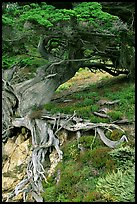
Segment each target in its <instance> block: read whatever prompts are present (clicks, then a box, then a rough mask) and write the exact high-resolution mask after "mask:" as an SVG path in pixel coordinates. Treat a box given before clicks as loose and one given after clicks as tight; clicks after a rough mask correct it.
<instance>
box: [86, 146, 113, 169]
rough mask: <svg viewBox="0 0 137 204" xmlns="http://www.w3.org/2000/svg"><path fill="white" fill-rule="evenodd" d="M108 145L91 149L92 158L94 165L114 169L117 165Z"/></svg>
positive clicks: (99, 167) (98, 167)
mask: <svg viewBox="0 0 137 204" xmlns="http://www.w3.org/2000/svg"><path fill="white" fill-rule="evenodd" d="M109 151H110V149H109V148H108V147H98V148H97V149H93V150H92V151H90V159H91V162H92V165H93V167H95V168H97V169H101V168H103V169H104V170H105V171H108V170H112V169H113V168H114V166H115V163H114V161H113V159H112V158H111V157H110V155H109V154H108V152H109Z"/></svg>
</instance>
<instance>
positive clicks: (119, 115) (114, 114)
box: [108, 111, 123, 120]
mask: <svg viewBox="0 0 137 204" xmlns="http://www.w3.org/2000/svg"><path fill="white" fill-rule="evenodd" d="M108 115H109V116H110V117H111V120H120V119H122V116H123V113H122V112H121V111H111V112H109V113H108Z"/></svg>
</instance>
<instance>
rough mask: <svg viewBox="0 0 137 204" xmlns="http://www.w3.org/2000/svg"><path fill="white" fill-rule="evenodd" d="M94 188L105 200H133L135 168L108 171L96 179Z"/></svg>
mask: <svg viewBox="0 0 137 204" xmlns="http://www.w3.org/2000/svg"><path fill="white" fill-rule="evenodd" d="M96 189H97V190H98V191H99V192H100V193H102V195H103V197H104V199H105V200H106V201H112V200H113V201H116V202H135V169H134V168H130V169H128V170H126V171H122V170H118V171H117V172H113V173H108V174H107V175H106V176H105V177H104V178H99V179H98V182H97V185H96ZM108 198H109V199H108Z"/></svg>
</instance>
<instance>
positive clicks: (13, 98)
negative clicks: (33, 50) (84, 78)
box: [2, 19, 128, 202]
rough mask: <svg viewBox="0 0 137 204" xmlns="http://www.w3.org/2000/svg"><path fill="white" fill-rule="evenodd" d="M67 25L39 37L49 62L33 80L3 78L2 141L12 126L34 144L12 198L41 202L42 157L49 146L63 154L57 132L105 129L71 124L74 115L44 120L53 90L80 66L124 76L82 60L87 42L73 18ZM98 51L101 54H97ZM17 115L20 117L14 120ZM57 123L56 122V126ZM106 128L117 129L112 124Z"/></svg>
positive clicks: (76, 123)
mask: <svg viewBox="0 0 137 204" xmlns="http://www.w3.org/2000/svg"><path fill="white" fill-rule="evenodd" d="M73 20H74V21H73ZM70 24H71V26H70V27H69V26H68V25H65V26H64V27H63V28H62V30H61V31H59V32H58V33H55V35H53V36H52V38H51V36H42V37H41V39H40V42H39V45H38V49H39V52H40V54H41V56H42V57H43V58H45V59H47V60H48V61H49V63H48V64H46V65H45V66H42V67H40V68H39V69H38V70H37V73H36V76H35V77H34V78H33V79H30V80H27V81H24V82H22V83H18V84H12V79H11V78H12V76H13V72H12V70H11V73H9V74H11V77H10V76H8V79H10V82H11V84H10V83H8V82H7V81H6V79H3V90H2V97H3V98H2V100H3V104H2V105H3V110H2V116H3V121H2V123H3V134H2V136H3V141H5V140H6V138H8V137H9V136H10V133H11V131H9V130H11V129H12V128H13V127H20V126H25V127H27V128H28V129H29V130H30V131H31V136H32V145H33V151H32V155H31V158H30V161H29V162H28V167H27V176H26V178H24V180H23V181H22V182H21V183H19V184H18V185H17V187H16V188H15V190H14V192H13V193H12V195H11V197H12V196H14V195H16V194H18V193H19V192H24V193H25V192H26V191H31V192H32V195H33V197H34V199H35V200H36V201H38V202H39V201H40V202H42V198H41V192H42V190H43V189H42V183H41V181H42V179H45V178H46V176H47V175H46V172H45V169H44V165H45V162H46V161H45V158H46V157H49V152H50V149H51V147H54V148H55V149H56V151H57V153H58V160H59V161H60V160H61V159H62V151H61V150H60V147H59V145H60V144H59V139H58V137H57V133H58V131H59V130H60V129H62V128H66V130H69V131H75V132H78V131H80V130H88V129H92V128H93V129H96V128H97V127H104V124H99V125H97V124H91V123H89V122H87V123H84V124H82V123H80V122H79V119H76V121H75V123H74V124H72V123H71V122H72V121H71V120H72V119H73V117H74V115H73V117H70V118H69V119H68V120H66V119H62V120H61V118H59V120H57V119H56V118H55V120H53V119H52V118H51V120H50V119H49V118H48V119H49V120H47V118H46V117H49V116H47V113H46V115H44V116H43V106H44V105H45V104H46V103H48V102H50V100H51V98H52V96H53V94H54V92H55V90H56V89H57V88H58V87H59V86H60V85H61V84H62V83H64V82H66V81H67V80H69V79H70V78H72V77H73V76H74V75H75V73H76V72H77V71H78V69H79V68H80V67H85V66H88V67H89V68H90V69H91V70H92V69H95V70H96V69H101V70H105V71H107V72H109V73H110V74H112V75H118V74H120V73H123V71H121V70H117V71H116V70H113V69H112V70H111V66H112V68H113V67H114V64H113V63H112V65H111V66H110V67H109V65H107V64H106V65H105V64H103V63H93V62H91V60H90V59H85V60H81V59H82V57H83V56H84V54H83V52H84V50H85V49H84V48H83V47H84V46H83V45H84V44H85V42H83V40H86V39H85V38H84V35H83V33H81V32H80V31H78V32H76V27H77V25H76V24H75V19H72V21H71V22H70ZM62 31H63V32H62ZM53 34H54V32H53ZM62 36H63V37H62ZM99 37H100V34H99ZM109 37H110V36H109ZM86 38H88V40H89V39H91V38H92V41H91V42H93V41H94V39H93V34H87V35H86ZM102 40H103V38H102ZM54 41H57V42H58V43H59V51H57V49H54V48H55V46H54V45H53V44H52V42H54ZM93 47H94V52H96V50H98V47H96V46H93ZM60 50H61V52H60ZM100 52H101V51H99V52H98V53H100ZM104 52H105V51H104ZM104 52H103V53H104ZM66 53H67V55H66V58H65V59H64V58H63V57H64V55H65V54H66ZM104 56H105V57H106V56H107V52H105V53H104ZM109 68H110V69H109ZM124 73H126V74H127V73H128V71H127V70H126V71H125V70H124ZM3 76H4V75H3ZM39 110H40V111H41V112H40V115H39V116H38V115H37V114H35V111H39ZM17 116H18V117H20V118H17ZM56 121H57V122H58V123H56ZM70 121H71V122H70ZM69 122H70V123H69ZM67 123H68V124H67ZM105 126H106V124H105ZM109 126H113V127H116V126H114V124H113V125H112V124H111V125H109ZM97 130H98V134H100V138H101V139H102V141H103V142H104V141H105V142H106V143H105V144H108V146H109V147H112V148H114V147H115V145H116V144H117V142H116V143H115V142H114V143H111V141H108V140H107V139H106V138H105V137H104V134H103V133H102V132H100V131H99V130H100V129H97ZM122 141H123V139H122ZM26 185H27V188H26Z"/></svg>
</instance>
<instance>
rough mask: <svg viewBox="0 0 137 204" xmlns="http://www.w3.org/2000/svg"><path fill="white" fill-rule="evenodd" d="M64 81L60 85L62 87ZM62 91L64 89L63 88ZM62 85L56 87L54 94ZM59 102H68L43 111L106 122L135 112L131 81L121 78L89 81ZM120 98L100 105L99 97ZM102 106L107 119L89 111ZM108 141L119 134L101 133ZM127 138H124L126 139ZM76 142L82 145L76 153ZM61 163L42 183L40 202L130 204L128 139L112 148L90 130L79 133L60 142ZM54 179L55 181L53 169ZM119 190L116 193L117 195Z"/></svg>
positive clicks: (131, 177) (130, 152) (131, 174)
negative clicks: (86, 86)
mask: <svg viewBox="0 0 137 204" xmlns="http://www.w3.org/2000/svg"><path fill="white" fill-rule="evenodd" d="M67 86H68V85H65V87H67ZM66 90H67V89H66ZM61 91H62V93H63V89H62V90H61V89H60V93H61ZM63 99H64V100H66V99H71V100H72V101H71V102H67V103H64V102H60V103H55V102H54V103H53V102H51V103H49V104H46V105H45V109H46V110H48V111H51V113H57V112H61V113H66V114H73V112H74V110H75V111H76V113H77V116H79V117H82V118H86V119H89V120H90V121H91V122H97V123H98V122H112V121H114V120H120V119H124V118H127V119H128V120H133V119H134V115H135V85H134V84H133V83H131V82H128V81H127V80H126V79H125V77H123V76H120V77H116V78H111V79H108V78H106V77H105V78H104V79H102V80H101V81H100V82H99V83H94V84H89V86H88V88H86V89H85V90H84V91H79V92H77V93H73V94H72V95H69V96H68V97H67V96H66V97H64V98H63ZM102 99H105V100H108V101H114V100H120V101H119V103H116V104H114V105H103V106H100V105H99V104H98V103H97V102H98V101H99V100H102ZM102 107H107V108H109V109H110V110H111V111H110V112H109V113H108V115H109V116H110V119H108V118H101V117H98V116H95V115H94V114H93V112H94V111H98V110H99V109H100V108H102ZM105 134H106V136H107V137H108V138H110V139H111V140H119V139H120V138H121V136H122V135H123V132H121V131H120V130H113V131H112V132H110V131H106V132H105ZM129 139H130V138H129ZM78 143H79V144H80V145H82V147H83V148H84V152H81V151H80V150H79V148H78ZM61 149H62V151H63V161H62V162H60V163H59V164H58V165H57V166H56V169H55V172H54V174H53V175H52V176H51V177H50V178H48V183H43V186H44V189H45V191H44V192H43V198H44V202H120V201H122V202H126V201H127V202H130V201H131V202H134V180H135V178H134V171H133V167H134V162H135V160H134V149H132V145H130V143H128V146H127V143H125V144H124V145H123V146H119V147H117V149H115V150H112V149H110V148H108V147H106V146H105V144H104V143H103V142H102V141H101V140H100V139H99V137H96V138H95V140H94V134H93V135H92V134H90V135H86V136H82V137H80V139H79V141H77V140H76V139H74V138H73V139H70V140H69V141H68V142H67V143H65V144H63V146H61ZM58 171H60V180H59V182H58V184H57V183H56V179H55V178H56V177H57V172H58ZM120 192H122V193H120Z"/></svg>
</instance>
